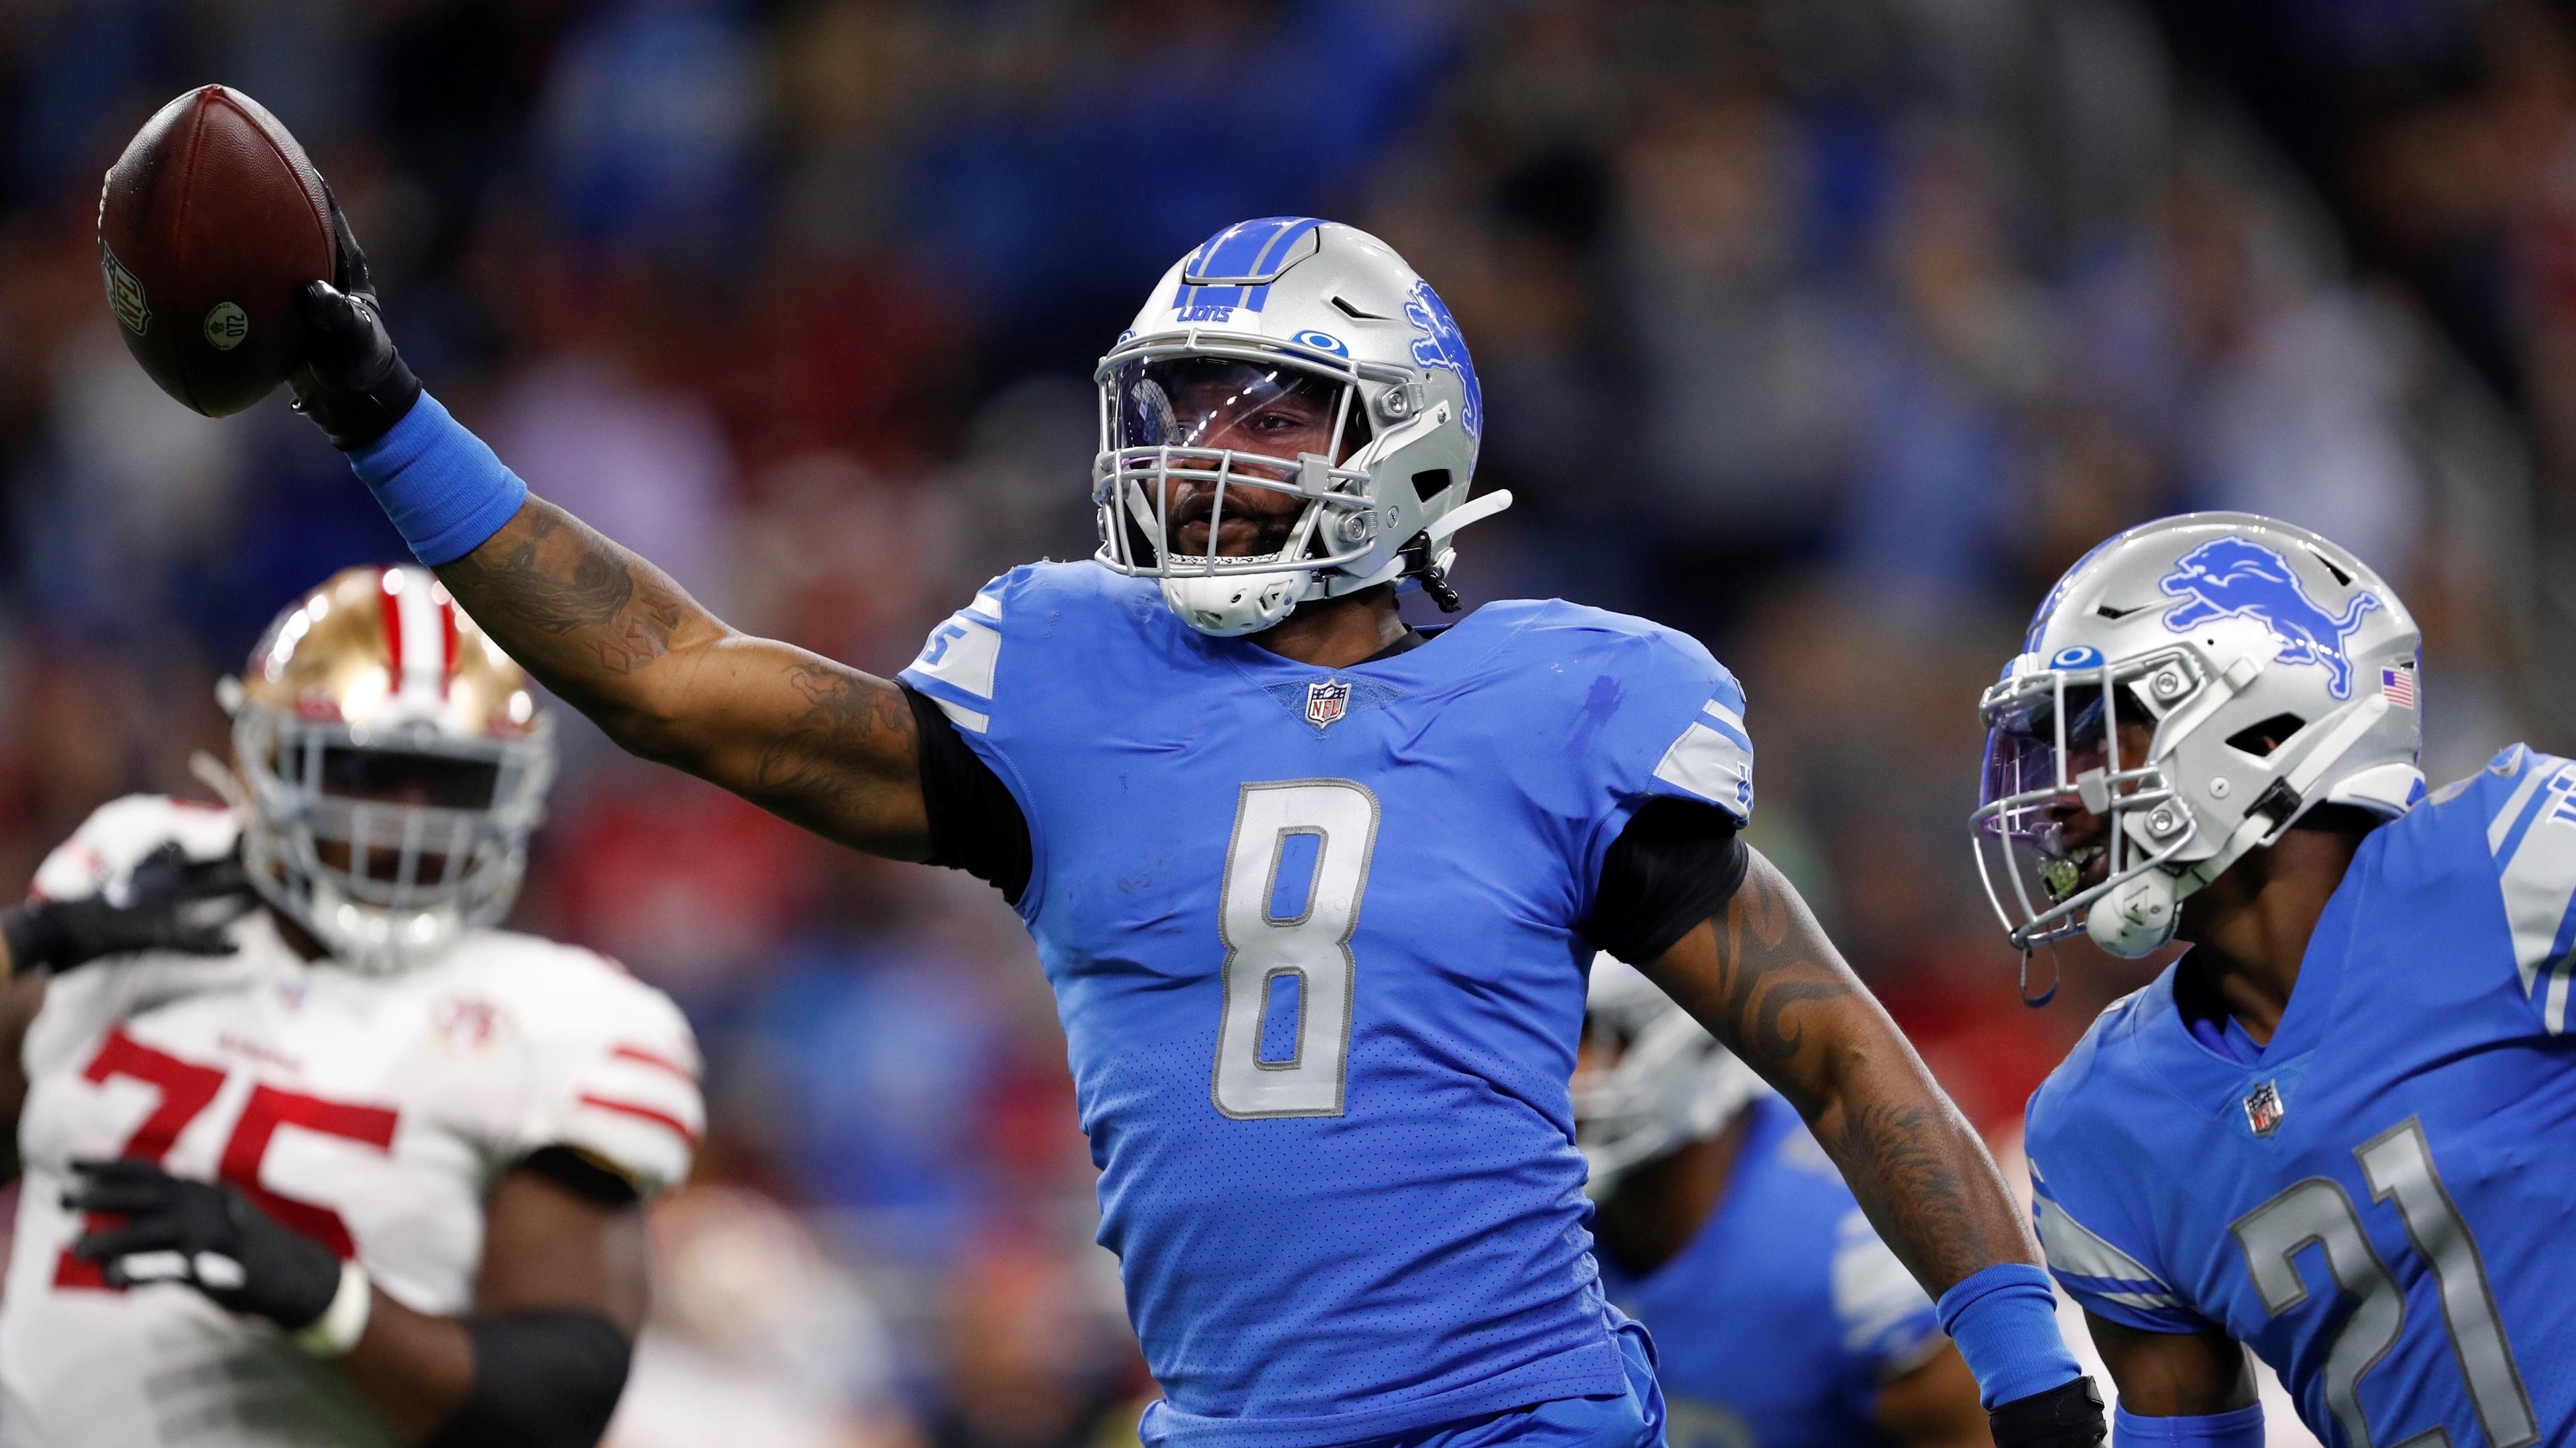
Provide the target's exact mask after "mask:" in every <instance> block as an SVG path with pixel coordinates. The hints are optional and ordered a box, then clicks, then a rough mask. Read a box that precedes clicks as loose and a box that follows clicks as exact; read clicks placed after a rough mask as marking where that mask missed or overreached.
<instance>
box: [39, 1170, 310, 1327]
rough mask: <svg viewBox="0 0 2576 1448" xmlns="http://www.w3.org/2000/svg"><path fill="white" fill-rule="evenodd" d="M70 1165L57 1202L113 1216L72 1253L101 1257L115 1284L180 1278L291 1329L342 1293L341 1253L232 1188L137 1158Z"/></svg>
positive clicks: (221, 1302) (228, 1306)
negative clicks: (67, 1186) (72, 1179)
mask: <svg viewBox="0 0 2576 1448" xmlns="http://www.w3.org/2000/svg"><path fill="white" fill-rule="evenodd" d="M72 1170H73V1171H74V1172H75V1173H77V1174H78V1175H79V1178H80V1181H79V1184H78V1185H76V1186H74V1187H73V1188H72V1189H71V1190H70V1191H67V1192H65V1193H64V1194H63V1206H64V1207H65V1208H67V1209H69V1210H71V1211H76V1212H103V1213H110V1214H113V1216H112V1217H111V1219H110V1220H109V1221H107V1222H104V1223H97V1224H93V1225H92V1227H91V1229H90V1230H89V1231H88V1232H87V1233H86V1234H84V1235H83V1236H82V1237H81V1239H80V1240H79V1241H77V1242H74V1243H72V1255H73V1256H75V1257H85V1258H87V1259H89V1260H90V1261H92V1262H96V1263H98V1264H99V1266H100V1268H101V1275H102V1276H104V1277H105V1278H106V1279H107V1281H108V1285H110V1286H112V1287H133V1286H137V1285H140V1284H144V1283H151V1282H185V1283H187V1284H188V1285H189V1286H191V1287H194V1288H196V1289H197V1290H198V1291H199V1292H202V1293H204V1294H206V1296H207V1297H209V1298H212V1299H213V1300H214V1303H215V1305H216V1306H218V1307H221V1308H223V1309H224V1310H226V1311H228V1312H241V1313H250V1314H254V1315H256V1316H260V1317H265V1318H267V1319H268V1320H269V1321H271V1322H274V1323H276V1324H277V1325H278V1326H280V1327H282V1328H285V1329H287V1330H288V1331H290V1332H292V1331H294V1330H295V1329H297V1328H302V1327H309V1326H311V1325H312V1324H313V1323H314V1322H315V1321H317V1320H319V1319H320V1318H321V1316H322V1314H323V1312H324V1311H325V1310H326V1309H328V1308H329V1307H330V1306H331V1298H332V1296H333V1295H334V1294H335V1293H337V1292H338V1291H339V1290H340V1259H339V1258H338V1257H337V1256H335V1255H333V1253H332V1251H331V1249H330V1248H328V1247H325V1246H323V1245H322V1244H321V1243H319V1242H316V1241H314V1240H313V1239H312V1238H310V1237H306V1236H301V1235H299V1234H297V1233H296V1232H294V1231H293V1230H291V1229H289V1228H287V1227H285V1226H282V1225H280V1224H279V1223H278V1221H277V1220H276V1219H275V1218H273V1217H271V1216H269V1215H268V1214H267V1213H266V1212H263V1211H261V1210H260V1209H259V1208H257V1207H255V1206H252V1205H251V1202H250V1198H248V1197H245V1196H243V1195H242V1194H241V1193H240V1192H239V1191H236V1190H235V1189H233V1188H231V1187H228V1186H219V1185H217V1184H215V1183H213V1182H198V1181H189V1180H187V1179H185V1178H183V1177H175V1176H172V1175H170V1174H169V1173H168V1172H166V1171H163V1170H162V1169H161V1168H159V1167H157V1166H154V1165H153V1164H151V1163H150V1162H144V1161H76V1162H73V1163H72ZM117 1217H121V1218H122V1219H123V1220H121V1221H119V1220H114V1218H117ZM146 1254H148V1255H146Z"/></svg>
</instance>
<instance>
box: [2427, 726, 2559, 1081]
mask: <svg viewBox="0 0 2576 1448" xmlns="http://www.w3.org/2000/svg"><path fill="white" fill-rule="evenodd" d="M2469 805H2474V808H2475V813H2476V815H2477V816H2478V817H2479V818H2481V819H2482V820H2483V823H2484V825H2485V845H2486V849H2487V853H2488V855H2489V856H2490V857H2491V858H2492V859H2493V861H2494V863H2495V881H2496V888H2497V890H2498V892H2499V893H2500V894H2501V896H2502V902H2503V906H2504V915H2505V924H2506V927H2507V929H2508V930H2509V932H2510V933H2511V936H2512V941H2513V962H2514V969H2515V971H2516V973H2517V975H2518V976H2519V978H2520V981H2521V985H2522V993H2523V995H2524V997H2525V998H2527V999H2528V1000H2529V1001H2530V1002H2531V1006H2532V1009H2533V1010H2534V1011H2535V1012H2536V1013H2537V1014H2538V1015H2539V1017H2540V1024H2541V1026H2542V1028H2543V1029H2545V1030H2546V1031H2547V1032H2548V1033H2549V1034H2551V1035H2553V1036H2556V1035H2564V1034H2566V1032H2567V1014H2568V1011H2567V1006H2568V986H2569V976H2570V974H2571V973H2576V970H2571V967H2576V958H2571V957H2576V763H2571V762H2570V761H2568V760H2565V759H2560V758H2557V757H2556V756H2553V755H2548V754H2542V753H2539V752H2538V751H2536V750H2533V749H2530V748H2528V747H2526V746H2523V745H2519V744H2517V745H2515V746H2513V747H2512V748H2510V749H2507V750H2506V751H2504V752H2503V753H2502V754H2499V755H2497V756H2496V758H2495V761H2494V762H2493V763H2491V764H2490V765H2488V766H2487V769H2486V771H2485V773H2483V774H2481V775H2479V776H2477V777H2476V778H2475V779H2474V780H2473V781H2471V783H2470V785H2469V786H2468V787H2467V788H2466V789H2464V790H2461V791H2458V792H2456V793H2455V792H2453V791H2449V790H2446V791H2444V792H2443V794H2442V795H2440V796H2437V797H2436V798H2435V801H2434V804H2433V807H2434V808H2435V809H2440V810H2456V809H2460V808H2461V807H2463V806H2469ZM2454 838H2456V837H2454Z"/></svg>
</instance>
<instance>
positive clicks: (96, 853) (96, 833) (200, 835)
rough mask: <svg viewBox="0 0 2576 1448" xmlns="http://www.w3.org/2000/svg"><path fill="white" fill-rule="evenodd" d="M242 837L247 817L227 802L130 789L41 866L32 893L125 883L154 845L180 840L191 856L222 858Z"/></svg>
mask: <svg viewBox="0 0 2576 1448" xmlns="http://www.w3.org/2000/svg"><path fill="white" fill-rule="evenodd" d="M240 838H241V820H240V818H239V817H238V816H237V815H235V814H234V813H233V812H232V811H231V810H230V809H227V808H225V807H224V806H222V805H212V804H199V803H196V802H195V801H193V800H184V799H175V798H172V797H171V796H169V795H166V794H129V795H127V796H125V797H124V798H123V799H117V800H110V801H109V802H107V803H106V804H103V805H100V806H99V807H98V809H97V810H96V811H94V812H93V813H92V814H91V815H90V817H89V818H88V819H86V820H83V821H82V822H81V827H80V828H79V829H77V830H74V831H72V835H71V838H70V839H67V840H65V841H63V842H62V843H61V844H60V845H57V846H55V847H54V851H53V853H51V854H49V855H47V856H45V859H44V863H42V864H40V865H38V866H37V867H36V876H35V879H34V881H33V882H32V884H31V885H30V887H29V891H28V893H29V894H30V895H31V896H34V897H35V898H38V899H44V900H80V899H85V898H87V897H89V896H91V895H95V894H97V893H99V892H100V891H101V890H108V889H111V887H115V886H119V885H121V883H122V882H123V880H124V878H125V876H126V875H127V874H128V873H129V872H131V871H132V870H133V868H134V867H135V866H136V865H139V864H141V863H143V861H144V859H145V858H146V857H147V856H149V855H151V854H152V852H153V851H155V850H158V849H160V848H161V847H162V846H163V845H165V844H170V843H172V842H176V843H177V844H178V846H179V848H180V849H181V850H183V851H185V852H186V853H187V856H188V858H189V859H191V860H219V859H222V858H223V857H224V856H226V855H228V854H230V853H232V849H233V845H234V842H235V841H237V840H239V839H240Z"/></svg>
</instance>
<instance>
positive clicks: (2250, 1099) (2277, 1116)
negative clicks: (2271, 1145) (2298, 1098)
mask: <svg viewBox="0 0 2576 1448" xmlns="http://www.w3.org/2000/svg"><path fill="white" fill-rule="evenodd" d="M2288 1109H2289V1108H2288V1107H2287V1106H2285V1105H2283V1104H2282V1101H2281V1087H2280V1083H2279V1082H2276V1081H2266V1082H2264V1083H2263V1084H2262V1085H2260V1086H2257V1087H2255V1088H2254V1089H2253V1090H2251V1091H2249V1092H2247V1093H2245V1124H2246V1125H2247V1126H2250V1127H2252V1128H2253V1129H2254V1134H2255V1135H2256V1136H2270V1135H2271V1134H2272V1133H2273V1132H2276V1131H2278V1130H2280V1129H2281V1117H2282V1114H2283V1113H2284V1112H2286V1111H2287V1110H2288Z"/></svg>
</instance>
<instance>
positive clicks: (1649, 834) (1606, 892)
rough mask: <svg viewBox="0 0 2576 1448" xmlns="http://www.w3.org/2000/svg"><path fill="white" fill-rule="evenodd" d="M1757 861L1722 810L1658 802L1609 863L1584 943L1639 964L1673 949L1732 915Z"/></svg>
mask: <svg viewBox="0 0 2576 1448" xmlns="http://www.w3.org/2000/svg"><path fill="white" fill-rule="evenodd" d="M1748 864H1750V860H1749V858H1748V856H1747V854H1746V851H1745V848H1744V841H1743V840H1741V839H1739V838H1737V836H1736V833H1735V820H1734V819H1733V818H1732V817H1731V816H1729V815H1728V814H1727V813H1726V812H1725V811H1723V810H1720V809H1718V808H1717V807H1716V806H1714V805H1705V804H1693V803H1691V802H1690V801H1688V800H1680V799H1663V798H1657V799H1651V800H1648V801H1646V803H1645V805H1644V806H1643V807H1641V808H1640V809H1639V810H1638V811H1637V813H1636V814H1635V815H1634V816H1633V817H1632V818H1630V819H1629V821H1628V827H1627V828H1626V829H1624V830H1622V831H1620V832H1619V838H1618V839H1617V840H1616V841H1615V842H1613V843H1612V844H1611V846H1610V853H1609V854H1608V855H1607V856H1605V857H1604V858H1603V859H1602V861H1601V886H1600V888H1599V889H1597V890H1595V891H1594V892H1593V895H1592V913H1591V914H1590V915H1588V916H1586V917H1585V918H1584V920H1583V923H1582V925H1581V926H1580V927H1579V928H1580V929H1581V930H1582V932H1583V937H1584V939H1586V940H1589V941H1591V942H1592V943H1593V944H1594V945H1595V946H1597V947H1599V948H1600V949H1603V950H1606V951H1608V952H1610V953H1611V954H1612V955H1615V956H1617V957H1618V958H1619V959H1621V960H1624V961H1627V962H1628V963H1630V964H1631V965H1634V964H1637V963H1638V962H1641V961H1648V960H1652V959H1654V958H1655V957H1656V956H1659V955H1661V954H1663V953H1664V952H1665V951H1667V950H1670V949H1672V948H1673V944H1674V942H1676V941H1678V940H1680V939H1681V938H1682V937H1683V936H1685V935H1688V934H1689V933H1690V932H1691V927H1693V926H1695V925H1697V924H1699V923H1700V922H1701V921H1703V920H1706V919H1708V918H1710V917H1711V916H1713V915H1715V914H1717V912H1719V911H1720V910H1723V909H1725V908H1726V902H1727V901H1729V900H1732V899H1734V898H1735V892H1736V890H1737V889H1738V888H1739V887H1741V886H1742V885H1743V884H1744V871H1745V869H1746V867H1747V866H1748Z"/></svg>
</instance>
